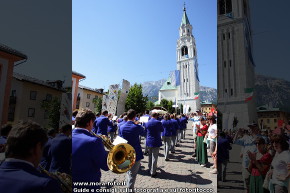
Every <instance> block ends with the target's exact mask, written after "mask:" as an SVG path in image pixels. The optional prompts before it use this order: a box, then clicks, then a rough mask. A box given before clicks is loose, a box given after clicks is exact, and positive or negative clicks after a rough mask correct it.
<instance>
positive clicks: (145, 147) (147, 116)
mask: <svg viewBox="0 0 290 193" xmlns="http://www.w3.org/2000/svg"><path fill="white" fill-rule="evenodd" d="M141 117H143V119H144V118H145V119H147V122H148V121H149V120H150V118H151V117H150V115H149V110H146V111H145V114H144V115H142V116H141ZM142 125H143V126H145V123H142ZM144 135H145V139H146V135H147V134H146V133H145V134H144ZM144 155H148V146H147V140H146V142H145V143H144Z"/></svg>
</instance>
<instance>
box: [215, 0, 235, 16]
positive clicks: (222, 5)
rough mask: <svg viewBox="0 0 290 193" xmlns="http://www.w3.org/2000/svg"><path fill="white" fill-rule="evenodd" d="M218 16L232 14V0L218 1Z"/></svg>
mask: <svg viewBox="0 0 290 193" xmlns="http://www.w3.org/2000/svg"><path fill="white" fill-rule="evenodd" d="M218 7H219V14H220V15H223V14H226V13H231V12H232V0H219V3H218Z"/></svg>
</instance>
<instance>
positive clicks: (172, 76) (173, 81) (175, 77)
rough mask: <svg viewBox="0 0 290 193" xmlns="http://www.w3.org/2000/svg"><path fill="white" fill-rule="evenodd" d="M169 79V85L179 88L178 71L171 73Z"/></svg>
mask: <svg viewBox="0 0 290 193" xmlns="http://www.w3.org/2000/svg"><path fill="white" fill-rule="evenodd" d="M170 79H171V84H172V85H173V86H179V85H180V71H179V70H174V71H171V72H170Z"/></svg>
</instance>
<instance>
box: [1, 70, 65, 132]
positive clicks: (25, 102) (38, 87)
mask: <svg viewBox="0 0 290 193" xmlns="http://www.w3.org/2000/svg"><path fill="white" fill-rule="evenodd" d="M65 92H66V91H65V90H64V89H63V88H62V85H61V84H59V82H58V81H52V82H45V81H42V80H38V79H35V78H32V77H29V76H26V75H23V74H19V73H14V74H13V80H12V86H11V91H10V92H9V94H10V101H9V111H8V112H7V115H8V123H11V124H15V123H17V122H18V121H28V120H31V121H34V122H36V123H38V124H40V125H41V126H43V127H48V125H49V117H48V112H47V111H46V110H45V108H43V106H42V105H43V103H44V102H48V103H50V102H51V101H53V99H55V98H57V99H58V100H59V102H60V103H61V100H62V95H63V93H65Z"/></svg>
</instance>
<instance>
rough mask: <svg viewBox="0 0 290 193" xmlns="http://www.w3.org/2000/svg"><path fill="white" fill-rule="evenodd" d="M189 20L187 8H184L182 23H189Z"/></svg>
mask: <svg viewBox="0 0 290 193" xmlns="http://www.w3.org/2000/svg"><path fill="white" fill-rule="evenodd" d="M189 24H190V23H189V20H188V17H187V14H186V10H185V8H184V9H183V16H182V20H181V24H180V25H189Z"/></svg>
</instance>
